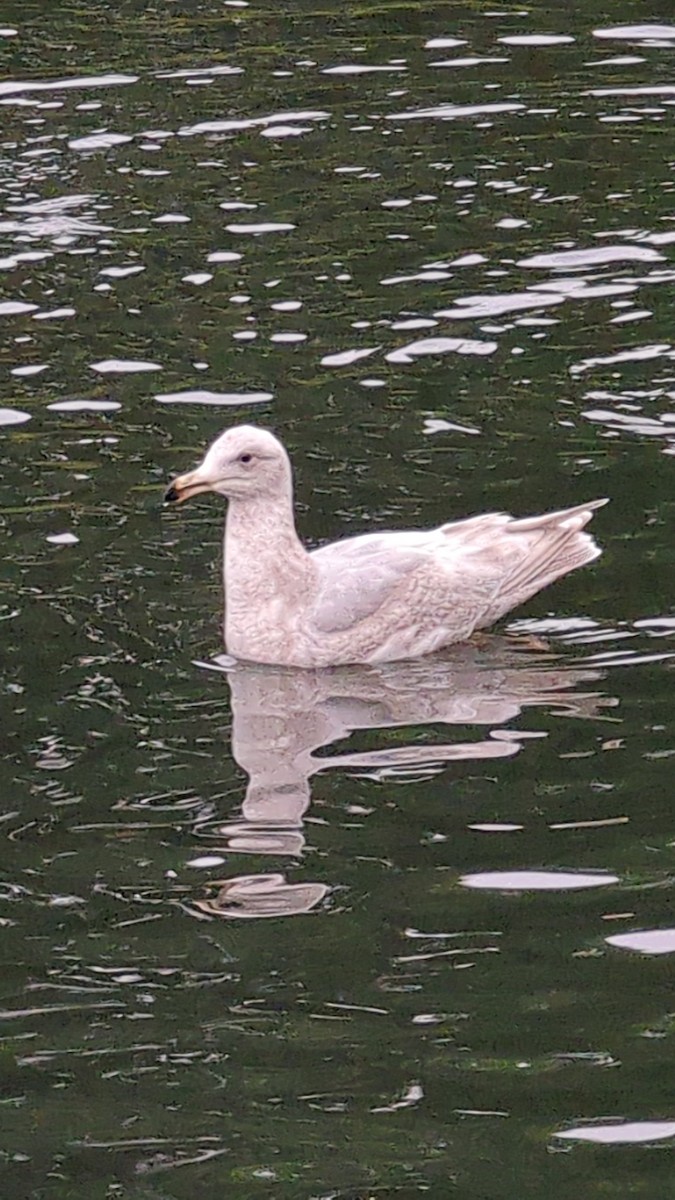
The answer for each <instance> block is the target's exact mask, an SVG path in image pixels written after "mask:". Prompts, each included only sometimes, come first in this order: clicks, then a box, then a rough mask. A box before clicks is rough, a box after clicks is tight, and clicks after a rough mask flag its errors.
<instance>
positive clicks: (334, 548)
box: [167, 425, 607, 667]
mask: <svg viewBox="0 0 675 1200" xmlns="http://www.w3.org/2000/svg"><path fill="white" fill-rule="evenodd" d="M206 490H213V491H216V492H219V493H220V494H222V495H225V496H227V498H228V500H229V506H228V514H227V524H226V535H225V556H224V557H225V562H224V575H225V595H226V617H225V643H226V646H227V649H228V650H229V652H230V653H231V654H234V655H235V656H236V657H238V658H243V659H250V660H252V661H255V662H267V663H277V664H280V665H287V666H299V667H324V666H336V665H340V664H344V663H350V662H363V663H378V662H389V661H393V660H396V659H403V658H415V657H419V656H420V655H424V654H429V653H430V652H432V651H434V650H438V649H440V648H441V647H442V646H446V645H449V644H451V643H452V642H459V641H464V640H465V639H466V638H468V637H469V636H470V635H471V634H472V633H473V632H474V631H475V630H477V629H483V628H485V627H487V626H489V625H491V624H493V622H494V621H496V620H498V619H499V618H500V617H502V616H504V615H505V614H506V613H507V612H509V611H510V610H511V609H512V608H515V607H516V606H517V605H519V604H522V603H523V601H524V600H527V599H528V598H529V597H530V596H533V595H534V594H535V593H536V592H538V591H540V590H541V589H542V588H544V587H546V586H547V585H548V584H549V583H552V582H553V580H555V579H558V578H559V577H560V576H561V575H566V574H567V572H568V571H572V570H574V569H575V568H576V567H580V566H582V565H583V564H584V563H587V562H591V561H592V560H593V559H594V558H597V557H598V555H599V554H600V553H601V551H600V550H599V548H598V546H597V545H596V544H595V542H594V541H593V539H592V538H591V536H590V535H589V534H587V533H584V532H583V529H584V526H585V525H586V524H587V523H588V521H589V520H590V519H591V517H592V515H593V510H594V509H596V508H599V507H600V506H601V505H603V504H606V503H607V502H606V500H593V501H590V502H589V503H587V504H583V505H579V506H578V507H576V508H569V509H564V510H563V511H561V512H554V513H547V514H545V515H544V516H538V517H528V518H524V519H520V520H519V519H516V518H514V517H510V516H508V515H507V514H505V513H488V514H486V515H484V516H479V517H471V518H469V519H468V520H465V521H456V522H452V523H450V524H447V525H442V526H440V528H438V529H432V530H428V531H409V532H408V531H404V532H401V533H398V532H388V533H375V534H364V535H363V536H360V537H355V538H347V539H345V540H344V541H339V542H333V543H331V544H330V545H328V546H322V547H321V548H320V549H319V550H315V551H313V552H311V553H310V552H308V551H307V550H306V549H305V547H304V546H303V545H302V543H301V542H300V540H299V538H298V535H297V533H296V529H295V521H294V514H293V489H292V475H291V466H290V462H289V459H288V455H287V454H286V451H285V449H284V447H283V446H282V445H281V443H280V442H279V441H278V440H277V439H276V438H275V437H274V436H273V435H272V434H271V433H268V432H267V431H266V430H262V429H257V428H255V427H254V426H247V425H241V426H237V427H235V428H233V429H229V430H227V431H226V432H225V433H224V434H222V435H221V436H220V437H219V438H218V439H217V441H215V442H214V443H213V445H212V446H211V447H210V449H209V450H208V452H207V454H206V456H205V458H204V460H203V462H202V463H201V465H200V466H199V467H197V469H196V470H195V471H192V472H190V473H188V474H187V475H183V476H180V477H179V478H178V479H176V480H175V481H174V483H173V485H172V486H171V488H170V489H169V492H168V493H167V497H168V498H170V499H177V500H179V499H184V498H187V497H189V496H190V495H195V494H197V492H200V491H206Z"/></svg>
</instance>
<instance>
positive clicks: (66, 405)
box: [47, 398, 122, 413]
mask: <svg viewBox="0 0 675 1200" xmlns="http://www.w3.org/2000/svg"><path fill="white" fill-rule="evenodd" d="M121 407H122V405H121V404H120V403H119V401H117V400H89V399H86V398H83V399H81V400H57V401H56V402H55V403H54V404H48V405H47V408H48V409H49V410H50V412H72V413H77V412H117V410H118V409H120V408H121Z"/></svg>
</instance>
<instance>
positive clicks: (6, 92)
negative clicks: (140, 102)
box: [0, 75, 139, 96]
mask: <svg viewBox="0 0 675 1200" xmlns="http://www.w3.org/2000/svg"><path fill="white" fill-rule="evenodd" d="M138 79H139V76H138V75H84V76H75V77H73V78H72V79H51V80H40V79H30V80H25V81H19V80H16V81H11V80H10V81H8V82H6V83H0V96H10V95H14V94H16V93H18V92H61V91H63V90H64V89H66V88H92V87H93V88H96V87H119V86H121V85H122V84H127V83H138Z"/></svg>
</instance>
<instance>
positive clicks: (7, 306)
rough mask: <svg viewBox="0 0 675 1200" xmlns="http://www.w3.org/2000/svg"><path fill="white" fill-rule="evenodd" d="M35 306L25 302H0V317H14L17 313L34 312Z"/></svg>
mask: <svg viewBox="0 0 675 1200" xmlns="http://www.w3.org/2000/svg"><path fill="white" fill-rule="evenodd" d="M36 308H37V304H27V303H26V301H25V300H0V317H14V316H17V315H18V314H19V313H27V312H35V310H36Z"/></svg>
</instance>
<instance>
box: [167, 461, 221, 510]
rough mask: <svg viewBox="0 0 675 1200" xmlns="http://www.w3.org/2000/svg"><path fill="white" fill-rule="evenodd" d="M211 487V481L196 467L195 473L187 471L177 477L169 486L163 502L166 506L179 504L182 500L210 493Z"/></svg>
mask: <svg viewBox="0 0 675 1200" xmlns="http://www.w3.org/2000/svg"><path fill="white" fill-rule="evenodd" d="M212 487H213V485H212V483H211V480H210V479H207V478H206V477H205V476H204V475H203V474H202V471H201V469H200V468H199V467H197V469H196V470H195V471H188V472H187V474H186V475H178V476H177V477H176V478H175V479H174V481H173V483H170V484H169V486H168V488H167V489H166V492H165V493H164V501H165V503H167V504H173V503H178V504H181V503H182V502H183V500H189V499H190V498H191V497H192V496H198V495H199V493H200V492H210V491H211V489H212Z"/></svg>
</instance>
